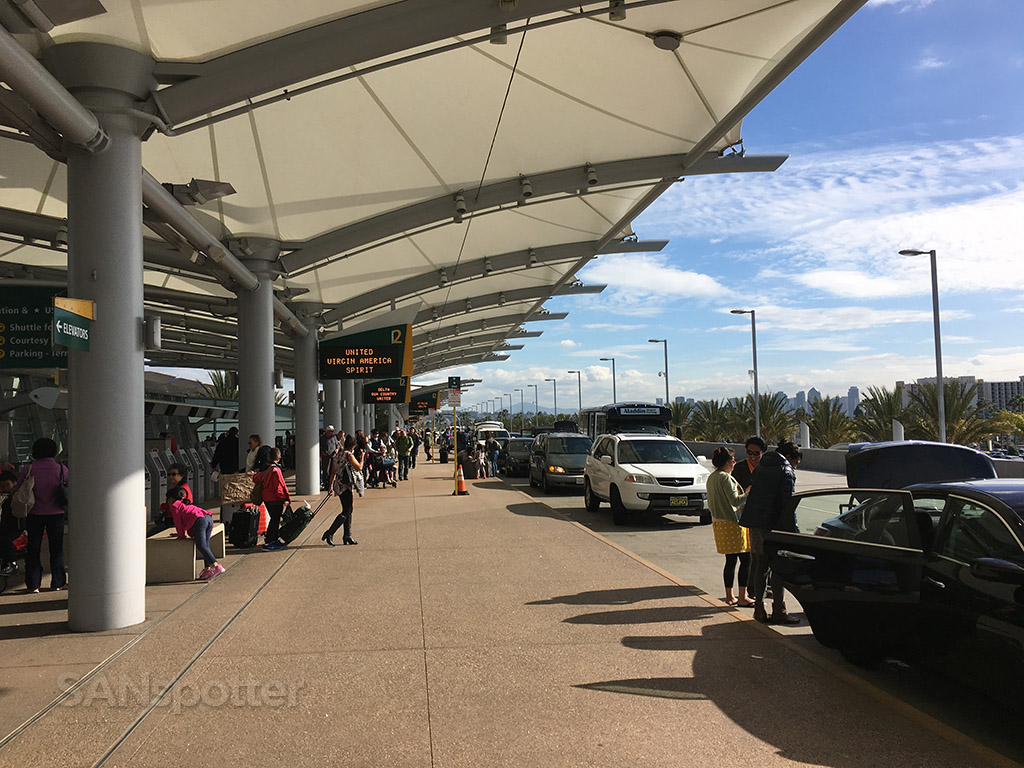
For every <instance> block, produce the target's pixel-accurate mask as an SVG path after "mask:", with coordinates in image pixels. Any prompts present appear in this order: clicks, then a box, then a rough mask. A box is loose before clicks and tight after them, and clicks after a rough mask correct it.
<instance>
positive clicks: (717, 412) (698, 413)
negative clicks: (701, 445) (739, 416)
mask: <svg viewBox="0 0 1024 768" xmlns="http://www.w3.org/2000/svg"><path fill="white" fill-rule="evenodd" d="M690 425H691V429H692V432H693V436H694V437H695V438H698V439H701V440H705V441H707V442H709V443H717V442H719V441H720V440H723V439H725V438H726V437H727V436H728V412H727V408H726V405H725V403H724V402H723V401H721V400H699V401H698V402H697V403H696V405H694V407H693V413H692V414H691V416H690Z"/></svg>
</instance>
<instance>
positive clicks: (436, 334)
mask: <svg viewBox="0 0 1024 768" xmlns="http://www.w3.org/2000/svg"><path fill="white" fill-rule="evenodd" d="M521 319H522V317H521V316H519V315H516V316H515V319H514V320H512V321H511V322H500V323H499V322H491V321H490V320H486V321H478V322H473V323H470V324H469V325H468V326H465V327H463V326H460V328H461V329H462V333H466V332H469V333H481V332H487V333H488V334H489V335H490V336H491V337H492V338H494V339H495V340H496V341H497V340H500V339H536V338H537V337H538V336H542V335H543V334H544V331H526V330H522V329H516V330H512V331H509V330H507V328H508V326H509V325H510V324H518V323H519V322H520V320H521ZM481 323H483V325H481ZM501 328H505V329H506V330H499V329H501ZM459 335H461V334H460V333H459V332H457V331H456V330H455V327H454V326H451V327H449V328H441V329H438V330H431V331H427V332H426V333H419V334H416V335H415V336H413V337H412V345H413V349H419V348H421V347H427V346H430V345H431V344H437V343H438V342H440V341H444V340H445V339H450V338H452V337H455V336H459Z"/></svg>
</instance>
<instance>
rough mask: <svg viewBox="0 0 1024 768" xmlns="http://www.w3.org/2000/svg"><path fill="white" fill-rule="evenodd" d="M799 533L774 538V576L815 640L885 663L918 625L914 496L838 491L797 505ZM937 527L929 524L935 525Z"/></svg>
mask: <svg viewBox="0 0 1024 768" xmlns="http://www.w3.org/2000/svg"><path fill="white" fill-rule="evenodd" d="M790 505H791V507H790V509H791V512H792V514H791V515H789V514H784V515H783V516H782V519H783V520H785V519H787V518H788V519H791V520H792V519H793V518H795V520H796V531H772V532H771V533H770V534H769V535H768V536H767V537H766V539H765V553H766V554H767V555H768V557H769V560H770V563H771V568H772V571H773V572H774V573H775V574H776V575H777V576H779V577H780V578H781V580H782V582H783V584H784V585H785V587H786V589H788V590H789V591H790V592H792V593H793V595H794V596H795V597H796V599H797V600H799V601H800V604H801V606H802V607H803V609H804V613H805V614H806V616H807V619H808V621H809V622H810V625H811V629H812V630H813V631H814V636H815V637H816V638H817V639H818V641H819V642H821V643H822V644H823V645H827V646H829V647H831V648H837V649H839V650H840V651H841V652H842V653H843V655H844V656H846V657H847V658H849V659H850V660H852V661H868V660H871V659H874V658H879V657H881V656H882V655H884V654H885V652H886V651H887V650H888V649H890V648H892V647H894V646H895V645H897V644H898V643H899V642H900V641H901V640H902V639H903V638H904V637H906V636H907V635H908V634H909V632H910V631H911V630H912V629H913V628H914V627H915V626H916V625H917V623H918V621H919V618H920V617H919V604H920V584H921V574H922V567H923V561H924V553H923V546H922V543H921V534H920V529H919V527H918V521H917V513H916V512H915V509H914V499H913V497H912V495H911V494H910V493H909V492H907V491H896V490H867V489H858V488H852V489H834V490H827V491H816V492H812V493H805V494H797V495H795V496H794V497H793V498H792V500H791V501H790ZM929 522H930V518H929Z"/></svg>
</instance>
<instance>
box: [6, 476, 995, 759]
mask: <svg viewBox="0 0 1024 768" xmlns="http://www.w3.org/2000/svg"><path fill="white" fill-rule="evenodd" d="M451 469H452V465H451V464H448V465H437V464H423V463H421V464H420V466H419V468H418V469H416V470H414V471H413V475H412V478H413V479H412V480H411V481H409V482H405V483H399V485H398V488H397V489H392V488H387V489H376V490H375V489H370V490H368V491H367V496H366V498H363V499H357V501H356V513H355V523H354V530H353V536H354V538H355V539H356V540H357V541H359V545H358V546H355V547H344V546H338V547H335V548H333V549H332V548H329V547H327V546H326V545H324V544H323V543H322V542H321V541H320V535H321V533H322V532H323V531H324V530H325V529H326V527H327V526H328V525H329V524H330V521H331V519H332V518H333V516H334V514H336V512H337V510H338V505H337V503H336V502H334V501H331V502H329V503H328V505H327V506H326V507H325V509H324V511H323V512H322V513H321V515H320V516H319V517H317V519H316V520H315V521H314V523H313V524H312V525H311V526H310V528H309V529H308V530H307V532H306V533H305V534H304V535H303V536H302V537H300V539H299V540H298V541H297V542H295V544H293V545H292V546H290V547H288V548H287V549H285V550H282V551H280V552H262V551H254V552H252V553H250V554H244V555H229V557H228V558H227V559H226V563H225V564H226V565H227V566H228V570H227V572H226V573H225V574H223V575H222V576H220V577H219V578H217V579H216V580H214V581H213V582H211V583H209V584H201V583H195V584H187V585H168V586H160V587H150V588H148V589H147V597H148V605H149V618H148V619H147V622H146V623H145V624H144V625H141V626H139V627H131V628H127V629H124V630H119V631H116V632H105V633H97V634H91V635H73V634H70V633H67V632H66V630H65V629H64V627H63V625H62V622H63V621H64V620H65V619H66V601H65V599H64V596H63V595H60V593H41V594H38V595H25V594H13V595H12V594H4V595H2V596H0V610H2V617H0V659H2V662H0V664H2V666H3V682H2V684H0V685H2V688H0V704H2V706H0V731H2V733H3V734H8V733H11V735H10V736H8V737H7V738H6V739H2V741H0V744H2V746H0V766H18V767H19V768H23V767H24V766H30V765H47V766H91V765H109V766H114V765H117V766H133V767H134V766H154V767H156V766H159V767H160V768H165V767H166V766H169V765H182V766H184V765H211V764H220V765H225V766H234V765H242V764H244V765H246V766H252V767H253V768H256V767H258V766H280V765H281V764H286V765H288V766H289V768H299V766H324V765H331V764H338V765H345V766H422V767H424V768H426V767H428V766H445V767H455V766H467V767H469V766H472V767H473V768H480V766H487V768H493V767H494V766H517V768H518V767H521V766H536V767H537V768H553V767H555V766H570V765H571V766H602V768H604V767H607V766H624V767H625V766H630V768H632V766H643V767H644V768H646V767H647V766H673V767H677V766H680V765H693V766H729V767H730V768H731V767H732V766H746V765H750V766H759V767H761V766H775V765H795V764H807V763H809V764H814V765H828V766H844V767H847V766H848V767H849V768H854V767H856V768H860V767H861V766H867V765H878V764H888V765H892V766H901V765H922V766H924V765H927V766H966V765H985V764H987V763H985V762H984V760H983V758H982V757H981V756H979V754H978V753H976V752H972V751H970V750H969V749H967V748H965V747H962V746H959V745H957V744H954V743H952V742H951V741H946V740H944V739H942V738H937V737H936V735H935V734H934V733H933V732H929V731H927V730H924V729H923V728H921V726H920V725H918V724H916V723H915V722H914V721H912V720H911V719H909V718H907V717H905V716H904V715H903V714H901V713H900V712H898V711H895V710H892V709H888V708H887V707H884V706H880V705H879V703H878V701H876V700H875V699H873V698H870V697H868V696H865V695H864V694H862V693H861V692H860V691H859V690H858V689H856V688H855V687H851V686H850V685H848V684H847V683H846V682H844V681H843V680H842V679H840V678H837V677H835V676H833V675H832V674H831V673H829V672H828V671H827V670H826V669H825V668H823V667H821V666H819V665H816V664H813V663H811V662H810V661H808V660H806V659H805V658H804V657H803V656H801V655H799V654H798V653H795V652H794V651H793V650H791V648H790V647H789V646H787V644H786V643H785V642H784V641H780V640H779V639H778V638H777V637H776V636H774V635H773V634H771V633H768V632H765V631H763V628H761V627H760V626H759V625H755V624H754V622H752V621H750V620H749V619H748V618H747V617H745V616H743V615H741V614H740V613H739V612H738V611H732V610H722V609H721V608H719V607H716V605H715V603H714V602H713V601H712V600H710V599H709V598H706V597H703V596H700V595H699V594H697V591H696V590H692V589H690V588H688V587H686V586H685V585H681V584H680V583H679V582H677V581H676V580H675V579H673V578H672V577H670V576H668V575H667V574H663V573H661V572H659V571H658V570H657V569H655V568H652V567H650V566H648V565H647V564H645V563H644V562H642V561H640V560H639V559H638V558H636V557H634V556H630V555H629V554H628V553H625V552H623V551H621V550H619V549H618V548H616V547H614V546H612V545H611V544H609V543H608V542H607V541H606V540H605V539H603V538H602V537H600V536H598V535H595V534H592V533H590V532H588V531H586V530H584V529H583V528H582V527H580V526H578V525H577V524H575V523H572V522H569V521H567V520H566V519H565V518H563V517H561V516H560V515H558V514H557V513H555V512H553V511H552V510H550V509H549V508H548V507H547V506H545V505H543V504H540V503H536V502H534V501H533V500H531V499H529V498H528V497H527V496H525V495H524V494H521V493H519V492H518V491H515V490H512V489H510V488H509V487H508V486H506V485H505V484H504V483H503V482H501V481H500V480H487V481H476V482H471V483H470V484H469V485H470V488H469V490H470V495H469V496H465V497H452V496H451V492H452V487H453V484H452V480H451V476H450V474H449V473H450V472H451ZM73 587H74V584H73V582H72V588H73ZM83 676H84V677H83ZM75 680H79V681H80V682H79V684H78V687H77V688H73V689H72V690H71V692H70V694H68V695H66V696H65V698H64V699H63V700H62V701H59V702H56V703H53V704H51V702H54V700H55V698H56V697H57V696H58V694H59V693H60V691H61V690H62V688H66V687H67V686H68V685H70V684H72V683H73V681H75ZM169 683H171V684H172V685H171V687H170V688H169V690H166V691H165V692H164V695H163V696H162V698H161V697H160V694H161V692H162V691H164V686H166V685H168V684H169ZM37 713H39V714H37ZM33 718H35V719H33ZM26 721H27V724H26ZM22 724H25V725H24V726H23V725H22Z"/></svg>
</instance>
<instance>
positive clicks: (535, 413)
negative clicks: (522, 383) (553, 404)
mask: <svg viewBox="0 0 1024 768" xmlns="http://www.w3.org/2000/svg"><path fill="white" fill-rule="evenodd" d="M526 386H527V387H533V426H534V427H539V426H540V406H539V405H538V404H537V385H536V384H527V385H526Z"/></svg>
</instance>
